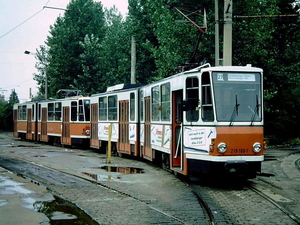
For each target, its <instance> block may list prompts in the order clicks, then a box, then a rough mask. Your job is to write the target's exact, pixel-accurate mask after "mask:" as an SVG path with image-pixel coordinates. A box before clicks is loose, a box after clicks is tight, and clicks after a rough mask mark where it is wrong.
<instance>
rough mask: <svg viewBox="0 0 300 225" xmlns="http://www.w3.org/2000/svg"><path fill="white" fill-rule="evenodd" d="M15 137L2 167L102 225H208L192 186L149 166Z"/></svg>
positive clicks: (0, 138) (2, 141)
mask: <svg viewBox="0 0 300 225" xmlns="http://www.w3.org/2000/svg"><path fill="white" fill-rule="evenodd" d="M10 135H11V134H7V135H5V134H1V133H0V166H2V167H5V168H7V169H9V170H10V171H13V172H15V173H20V174H22V175H23V176H25V177H30V178H31V179H32V180H38V183H39V184H40V186H45V187H47V189H48V190H49V191H50V192H51V193H52V194H54V195H55V196H60V197H62V198H63V199H64V200H68V201H70V202H72V203H74V204H75V205H76V206H77V207H78V208H79V209H82V211H84V212H85V213H87V214H88V215H90V216H91V217H92V218H93V219H94V220H95V221H97V222H98V223H99V224H207V221H206V217H205V215H204V213H203V210H202V208H201V206H200V205H199V203H198V200H197V198H196V196H194V194H193V193H192V192H191V191H190V190H189V189H188V188H187V186H186V185H185V184H184V183H182V182H181V181H180V180H179V179H178V178H176V177H175V176H174V175H173V174H171V173H169V172H167V171H164V170H162V169H161V168H158V167H156V166H155V165H152V164H151V163H149V162H144V161H139V160H136V159H131V158H126V157H125V158H119V157H112V160H111V161H112V163H110V164H107V163H106V156H105V154H103V153H100V152H99V151H98V150H80V149H67V148H59V147H54V146H49V145H41V144H35V143H30V142H29V143H28V144H26V143H27V142H21V141H19V140H18V139H15V138H12V137H11V136H10ZM20 160H21V161H20ZM22 162H25V163H22ZM26 162H27V163H26ZM57 171H60V172H59V173H58V172H57ZM2 196H3V195H0V199H4V198H3V197H2ZM20 204H21V203H20ZM20 204H17V205H18V207H19V205H20ZM8 205H9V204H8ZM8 205H5V206H1V207H0V214H1V212H2V209H4V207H7V206H8ZM17 205H15V208H17V209H18V207H17ZM58 211H59V210H58ZM31 213H32V212H31ZM70 214H72V213H70ZM37 215H38V216H41V215H39V214H37ZM47 218H48V219H51V216H50V218H49V217H47ZM43 219H45V217H43ZM40 220H41V219H40ZM45 222H47V220H45ZM52 222H53V221H51V220H50V224H53V223H52ZM0 224H2V223H1V217H0ZM16 224H17V223H16ZM19 224H20V223H19ZM24 224H26V223H24ZM27 224H28V223H27ZM31 224H39V222H37V223H31ZM67 224H70V222H69V221H68V223H67ZM85 224H89V223H85Z"/></svg>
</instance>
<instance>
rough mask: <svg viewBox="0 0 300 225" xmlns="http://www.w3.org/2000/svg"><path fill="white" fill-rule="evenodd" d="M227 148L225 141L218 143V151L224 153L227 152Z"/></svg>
mask: <svg viewBox="0 0 300 225" xmlns="http://www.w3.org/2000/svg"><path fill="white" fill-rule="evenodd" d="M226 150H227V145H226V144H225V143H223V142H222V143H220V144H218V151H219V152H220V153H224V152H226Z"/></svg>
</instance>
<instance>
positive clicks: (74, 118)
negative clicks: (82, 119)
mask: <svg viewBox="0 0 300 225" xmlns="http://www.w3.org/2000/svg"><path fill="white" fill-rule="evenodd" d="M71 121H77V101H71Z"/></svg>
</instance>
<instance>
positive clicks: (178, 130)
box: [170, 90, 184, 172]
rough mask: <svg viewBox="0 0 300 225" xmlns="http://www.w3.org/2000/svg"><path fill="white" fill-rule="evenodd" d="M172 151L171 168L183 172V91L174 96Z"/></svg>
mask: <svg viewBox="0 0 300 225" xmlns="http://www.w3.org/2000/svg"><path fill="white" fill-rule="evenodd" d="M172 102H173V104H172V106H173V108H172V149H171V159H170V162H171V168H172V169H174V170H177V171H179V172H182V171H183V169H184V165H183V157H184V155H183V146H182V143H183V142H182V138H183V133H182V130H183V124H182V114H183V113H182V111H183V107H182V90H180V91H174V92H173V95H172Z"/></svg>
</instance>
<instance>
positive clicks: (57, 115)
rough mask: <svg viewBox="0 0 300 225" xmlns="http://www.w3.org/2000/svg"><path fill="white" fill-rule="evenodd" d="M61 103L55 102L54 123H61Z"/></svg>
mask: <svg viewBox="0 0 300 225" xmlns="http://www.w3.org/2000/svg"><path fill="white" fill-rule="evenodd" d="M61 111H62V110H61V102H55V121H61Z"/></svg>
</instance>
